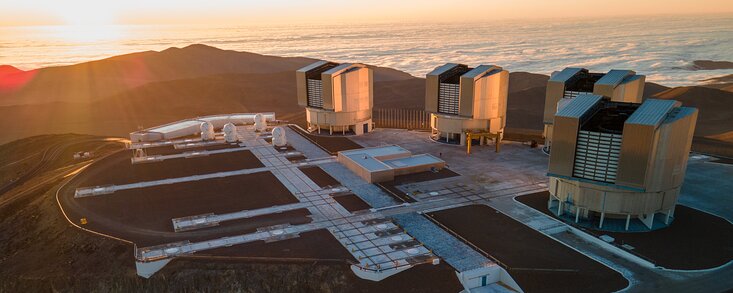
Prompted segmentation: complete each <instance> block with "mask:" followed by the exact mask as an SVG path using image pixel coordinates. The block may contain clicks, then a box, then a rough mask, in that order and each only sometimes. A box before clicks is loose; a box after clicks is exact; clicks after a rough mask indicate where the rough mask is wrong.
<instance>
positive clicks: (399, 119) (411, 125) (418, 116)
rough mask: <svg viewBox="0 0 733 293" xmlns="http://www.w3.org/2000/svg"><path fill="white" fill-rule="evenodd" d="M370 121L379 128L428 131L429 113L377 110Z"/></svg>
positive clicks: (421, 111) (409, 110)
mask: <svg viewBox="0 0 733 293" xmlns="http://www.w3.org/2000/svg"><path fill="white" fill-rule="evenodd" d="M372 121H374V124H375V126H376V127H379V128H402V129H420V130H430V113H429V112H426V111H423V110H416V109H397V108H377V109H374V110H373V112H372Z"/></svg>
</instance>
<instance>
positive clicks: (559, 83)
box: [543, 67, 585, 124]
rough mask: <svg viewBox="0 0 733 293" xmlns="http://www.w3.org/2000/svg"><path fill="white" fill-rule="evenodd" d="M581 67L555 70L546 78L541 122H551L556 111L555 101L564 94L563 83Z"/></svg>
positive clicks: (578, 71) (581, 69) (579, 70)
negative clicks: (543, 110) (543, 111)
mask: <svg viewBox="0 0 733 293" xmlns="http://www.w3.org/2000/svg"><path fill="white" fill-rule="evenodd" d="M584 70H585V69H583V68H571V67H568V68H565V69H563V70H561V71H559V72H555V73H553V74H552V76H550V79H549V80H547V89H546V91H545V113H544V115H543V117H544V118H543V122H544V123H545V124H552V122H553V121H554V119H555V113H557V103H558V102H559V101H560V99H562V97H563V95H564V94H565V83H567V82H568V80H570V79H571V78H573V77H574V76H575V75H577V74H578V73H580V72H581V71H584Z"/></svg>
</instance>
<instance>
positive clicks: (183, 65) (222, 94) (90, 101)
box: [0, 45, 733, 143]
mask: <svg viewBox="0 0 733 293" xmlns="http://www.w3.org/2000/svg"><path fill="white" fill-rule="evenodd" d="M312 61H313V59H308V58H297V57H290V58H283V57H275V56H265V55H259V54H253V53H247V52H236V51H229V50H221V49H217V48H214V47H210V46H206V45H190V46H187V47H184V48H170V49H166V50H163V51H160V52H155V51H147V52H139V53H133V54H127V55H121V56H116V57H112V58H107V59H103V60H98V61H93V62H86V63H81V64H76V65H70V66H59V67H49V68H42V69H37V70H30V71H21V70H18V69H16V68H14V67H12V66H2V67H0V74H2V75H0V123H4V124H5V125H13V127H7V128H6V130H5V131H4V132H3V133H2V135H0V143H3V142H8V141H12V140H15V139H18V138H23V137H28V136H32V135H39V134H48V133H68V132H77V133H88V134H95V135H115V136H126V135H127V134H128V133H129V132H131V131H134V130H136V129H138V128H140V127H150V126H154V125H159V124H162V123H167V122H170V121H174V120H178V119H183V118H189V117H194V116H200V115H210V114H219V113H231V112H260V111H275V112H276V113H277V115H278V118H279V119H283V120H288V121H291V122H294V123H301V124H302V123H303V122H304V119H305V117H304V112H303V109H302V108H301V107H299V106H298V105H297V102H296V99H295V95H296V94H295V86H294V84H295V81H294V79H295V77H294V74H293V71H294V70H296V69H297V68H299V67H301V66H304V65H306V64H308V63H310V62H312ZM373 68H374V70H375V72H374V79H375V83H374V91H375V94H374V97H375V98H374V105H375V107H378V108H409V109H422V108H423V107H424V96H425V80H424V79H423V78H418V77H413V76H411V75H409V74H407V73H405V72H401V71H398V70H395V69H391V68H381V67H373ZM548 78H549V77H548V76H547V75H542V74H534V73H527V72H513V73H511V74H510V82H509V101H508V106H507V116H508V118H507V126H508V127H509V128H510V130H512V131H514V130H516V131H519V130H521V131H530V132H533V133H539V131H541V130H542V127H543V125H542V113H543V108H544V95H545V86H546V83H547V79H548ZM726 81H727V79H726V77H721V78H718V79H716V80H714V81H709V82H714V83H724V82H726ZM8 85H12V86H16V87H15V88H9V87H8ZM732 95H733V93H731V92H729V91H725V90H720V89H717V88H712V87H710V88H708V87H701V86H692V87H678V88H673V89H670V88H668V87H665V86H662V85H659V84H655V83H647V84H646V87H645V90H644V97H645V98H649V97H658V98H664V99H678V100H680V101H682V102H683V103H684V104H685V105H688V106H693V107H698V108H700V119H699V121H698V124H697V132H696V135H697V136H698V137H707V138H708V139H709V140H710V141H721V140H722V141H727V142H731V143H733V139H731V138H730V135H724V134H726V133H729V132H730V131H733V129H731V126H730V123H728V122H729V121H733V120H731V118H733V117H731V113H733V111H730V107H727V106H726V105H729V103H730V101H731V96H732ZM19 121H22V122H19Z"/></svg>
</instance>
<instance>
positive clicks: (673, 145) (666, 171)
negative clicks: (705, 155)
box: [647, 107, 697, 191]
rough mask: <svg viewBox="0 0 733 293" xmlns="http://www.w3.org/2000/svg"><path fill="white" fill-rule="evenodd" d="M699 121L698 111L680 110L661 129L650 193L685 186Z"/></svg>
mask: <svg viewBox="0 0 733 293" xmlns="http://www.w3.org/2000/svg"><path fill="white" fill-rule="evenodd" d="M696 121H697V109H695V108H688V107H679V108H676V109H674V110H673V112H672V113H670V115H669V116H668V117H667V118H666V119H665V121H664V122H662V124H661V125H660V126H659V133H660V134H659V145H658V147H657V152H656V156H655V159H654V161H653V163H652V169H650V171H651V172H647V173H650V174H649V175H648V176H647V177H648V180H649V182H647V191H661V190H668V189H671V188H677V187H679V186H680V185H682V182H683V180H684V177H685V170H686V168H687V159H688V157H689V152H690V147H691V145H692V137H693V134H694V132H695V123H696Z"/></svg>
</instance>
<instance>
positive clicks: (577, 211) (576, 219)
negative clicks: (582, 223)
mask: <svg viewBox="0 0 733 293" xmlns="http://www.w3.org/2000/svg"><path fill="white" fill-rule="evenodd" d="M579 217H580V207H578V206H576V207H575V223H578V218H579Z"/></svg>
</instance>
